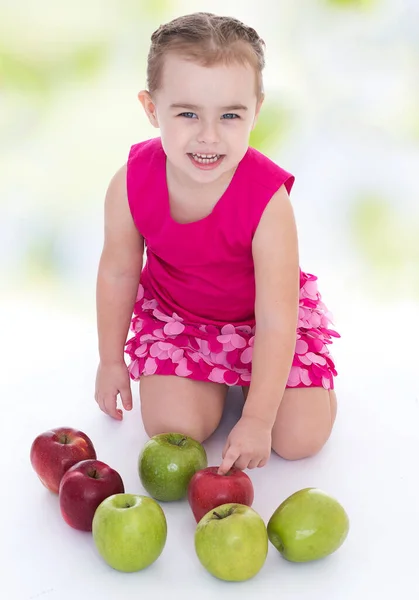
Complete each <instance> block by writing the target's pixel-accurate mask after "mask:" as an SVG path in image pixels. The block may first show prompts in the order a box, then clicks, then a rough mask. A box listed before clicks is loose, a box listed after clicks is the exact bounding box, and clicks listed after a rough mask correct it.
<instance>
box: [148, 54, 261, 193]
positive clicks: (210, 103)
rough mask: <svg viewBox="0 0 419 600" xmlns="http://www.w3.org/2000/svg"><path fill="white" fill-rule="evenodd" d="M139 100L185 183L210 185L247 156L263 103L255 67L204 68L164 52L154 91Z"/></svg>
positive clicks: (225, 66)
mask: <svg viewBox="0 0 419 600" xmlns="http://www.w3.org/2000/svg"><path fill="white" fill-rule="evenodd" d="M139 99H140V101H141V103H142V104H143V106H144V109H145V110H146V113H147V115H148V118H149V120H150V122H151V124H152V125H154V126H155V127H158V128H160V134H161V140H162V145H163V148H164V150H165V153H166V155H167V160H168V162H169V163H170V167H171V168H172V169H174V172H175V173H176V174H177V176H178V178H179V180H181V181H183V182H184V183H188V182H189V183H192V182H195V183H212V182H215V181H217V180H218V179H219V178H220V177H222V176H223V175H225V174H230V175H231V171H232V170H234V169H235V168H236V166H237V164H238V163H239V162H240V161H241V159H242V158H243V156H244V155H245V154H246V151H247V148H248V144H249V135H250V132H251V130H252V129H253V127H254V125H255V123H256V119H257V116H258V113H259V110H260V107H261V104H262V102H261V101H259V102H258V98H257V96H256V74H255V71H254V69H253V68H252V67H251V66H250V65H249V66H247V65H246V66H244V65H240V64H230V65H224V64H219V65H215V66H212V67H203V66H200V65H199V64H196V63H194V62H191V61H187V60H185V59H184V58H182V57H180V56H177V55H175V54H168V56H166V58H165V63H164V67H163V73H162V82H161V86H160V88H159V90H158V91H157V92H156V93H155V94H153V98H151V96H150V94H149V93H148V92H147V91H143V92H140V94H139Z"/></svg>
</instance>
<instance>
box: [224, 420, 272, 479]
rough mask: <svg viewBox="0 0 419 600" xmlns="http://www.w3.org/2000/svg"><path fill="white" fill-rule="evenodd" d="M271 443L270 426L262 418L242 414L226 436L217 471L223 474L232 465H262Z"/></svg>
mask: <svg viewBox="0 0 419 600" xmlns="http://www.w3.org/2000/svg"><path fill="white" fill-rule="evenodd" d="M271 444H272V428H271V427H269V425H268V424H267V423H265V421H263V420H262V419H259V418H257V417H248V416H243V417H242V418H241V419H240V420H239V421H238V423H237V424H236V425H235V426H234V427H233V429H232V430H231V432H230V435H229V436H228V438H227V442H226V445H225V446H224V450H223V462H222V463H221V465H220V467H219V469H218V473H219V474H220V475H224V474H225V473H227V471H229V469H230V468H231V467H232V466H233V465H234V466H236V467H237V468H238V469H254V468H255V467H264V466H265V465H266V463H267V462H268V459H269V456H270V454H271Z"/></svg>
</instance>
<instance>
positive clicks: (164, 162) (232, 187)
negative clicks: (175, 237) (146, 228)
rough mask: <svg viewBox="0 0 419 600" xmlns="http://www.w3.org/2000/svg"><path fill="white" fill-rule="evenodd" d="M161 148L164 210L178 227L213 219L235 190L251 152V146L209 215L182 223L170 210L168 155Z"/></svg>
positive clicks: (199, 223)
mask: <svg viewBox="0 0 419 600" xmlns="http://www.w3.org/2000/svg"><path fill="white" fill-rule="evenodd" d="M160 148H161V152H160V156H161V168H162V174H163V196H164V198H163V202H164V210H165V212H166V216H167V219H168V220H169V221H170V223H172V224H173V225H175V226H177V227H187V226H189V227H190V226H193V225H201V224H204V223H206V222H207V221H209V220H211V219H212V218H214V216H215V215H216V214H217V212H218V211H219V210H220V207H221V206H222V205H223V204H224V203H225V202H226V201H227V200H228V198H229V196H231V194H232V193H233V192H234V190H235V188H236V187H237V184H238V181H239V179H240V176H241V173H242V171H243V163H244V162H245V159H246V157H247V155H248V153H249V148H248V149H247V150H246V154H245V155H244V156H243V158H242V159H241V161H240V162H239V164H238V165H237V167H236V170H235V171H234V173H233V177H232V178H231V180H230V183H229V184H228V186H227V188H226V189H225V191H224V192H223V194H221V196H220V198H219V199H218V200H217V202H216V203H215V204H214V207H213V209H212V210H211V212H210V213H208V215H206V216H205V217H202V219H198V220H196V221H188V222H186V223H181V222H180V221H176V219H174V218H173V217H172V214H171V210H170V198H169V188H168V185H167V170H166V168H167V157H166V153H165V151H164V149H163V146H160Z"/></svg>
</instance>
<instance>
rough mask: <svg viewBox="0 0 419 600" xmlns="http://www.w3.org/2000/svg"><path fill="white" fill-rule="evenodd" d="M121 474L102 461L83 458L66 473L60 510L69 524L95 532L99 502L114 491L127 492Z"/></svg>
mask: <svg viewBox="0 0 419 600" xmlns="http://www.w3.org/2000/svg"><path fill="white" fill-rule="evenodd" d="M124 492H125V489H124V484H123V482H122V478H121V476H120V474H119V473H118V472H117V471H115V469H112V468H111V467H110V466H109V465H107V464H106V463H104V462H101V461H100V460H92V459H90V460H82V461H81V462H79V463H77V464H75V465H73V466H72V467H70V469H68V471H67V472H66V473H65V474H64V476H63V478H62V480H61V483H60V490H59V497H60V509H61V514H62V515H63V517H64V520H65V522H66V523H68V524H69V525H71V527H74V529H81V530H82V531H92V521H93V517H94V515H95V511H96V509H97V507H98V506H99V504H100V503H101V502H102V501H103V500H105V498H108V496H113V494H123V493H124Z"/></svg>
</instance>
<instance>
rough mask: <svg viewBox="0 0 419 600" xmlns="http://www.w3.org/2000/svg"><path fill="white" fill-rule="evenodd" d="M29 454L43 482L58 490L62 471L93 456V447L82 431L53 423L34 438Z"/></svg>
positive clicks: (49, 487)
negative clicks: (56, 425) (48, 428)
mask: <svg viewBox="0 0 419 600" xmlns="http://www.w3.org/2000/svg"><path fill="white" fill-rule="evenodd" d="M30 458H31V463H32V467H33V468H34V470H35V472H36V474H37V475H38V477H39V479H40V480H41V481H42V483H43V484H44V486H45V487H46V488H48V489H49V490H50V491H51V492H54V493H55V494H58V489H59V487H60V481H61V479H62V477H63V475H64V473H65V472H66V471H67V470H68V469H69V468H70V467H72V466H73V465H75V464H76V463H78V462H80V461H81V460H86V459H88V458H96V451H95V449H94V446H93V443H92V441H91V439H90V438H89V437H88V436H87V435H86V434H85V433H83V432H82V431H78V430H77V429H73V428H71V427H56V428H55V429H50V430H49V431H45V432H44V433H41V434H40V435H38V436H37V437H36V438H35V439H34V441H33V443H32V446H31V452H30Z"/></svg>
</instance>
